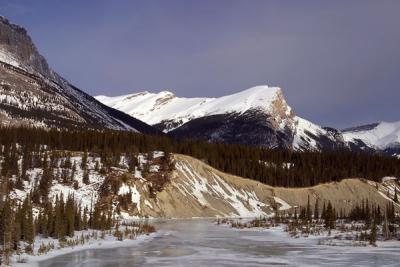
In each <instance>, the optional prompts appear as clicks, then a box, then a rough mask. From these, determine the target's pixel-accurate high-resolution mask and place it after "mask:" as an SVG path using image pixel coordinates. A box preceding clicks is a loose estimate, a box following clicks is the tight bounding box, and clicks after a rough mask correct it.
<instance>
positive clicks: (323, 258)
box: [38, 219, 400, 267]
mask: <svg viewBox="0 0 400 267" xmlns="http://www.w3.org/2000/svg"><path fill="white" fill-rule="evenodd" d="M155 226H156V228H157V229H158V232H157V234H156V235H154V236H152V238H151V240H149V242H142V243H140V244H139V245H134V244H132V246H129V245H127V246H125V247H114V248H110V249H106V250H98V249H95V248H96V247H94V249H90V250H87V251H76V252H74V253H69V254H64V255H61V256H58V257H54V258H50V259H48V260H44V261H40V262H38V265H39V267H65V266H68V267H75V266H80V267H110V266H132V265H135V266H271V265H277V264H278V265H284V266H333V265H335V266H346V265H347V266H354V265H357V266H397V263H398V255H400V244H399V243H396V242H385V244H382V245H381V244H380V243H379V244H378V247H372V246H369V247H333V246H325V245H318V239H319V238H320V237H309V238H302V237H301V238H291V237H290V236H289V234H288V233H287V232H285V231H284V228H283V227H282V226H279V227H271V228H270V229H243V230H242V229H234V228H231V227H221V226H218V225H216V224H215V223H214V220H204V219H194V220H166V221H158V222H156V223H155Z"/></svg>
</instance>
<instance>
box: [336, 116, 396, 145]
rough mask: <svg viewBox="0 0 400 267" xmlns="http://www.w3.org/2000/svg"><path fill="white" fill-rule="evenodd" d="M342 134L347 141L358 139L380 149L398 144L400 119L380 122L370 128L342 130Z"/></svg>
mask: <svg viewBox="0 0 400 267" xmlns="http://www.w3.org/2000/svg"><path fill="white" fill-rule="evenodd" d="M343 136H344V139H345V140H346V141H347V142H355V141H356V140H357V139H359V140H361V141H363V142H364V143H365V144H367V145H369V146H372V147H375V148H378V149H382V150H383V149H386V148H388V147H391V146H400V121H398V122H380V123H378V124H377V125H376V126H375V127H372V128H370V129H368V128H366V129H364V128H360V130H357V129H351V130H344V132H343Z"/></svg>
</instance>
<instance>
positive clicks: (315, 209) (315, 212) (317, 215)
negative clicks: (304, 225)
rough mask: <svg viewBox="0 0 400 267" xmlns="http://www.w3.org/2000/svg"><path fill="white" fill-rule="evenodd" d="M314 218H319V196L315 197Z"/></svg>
mask: <svg viewBox="0 0 400 267" xmlns="http://www.w3.org/2000/svg"><path fill="white" fill-rule="evenodd" d="M314 218H315V219H316V220H318V219H319V203H318V198H316V199H315V206H314Z"/></svg>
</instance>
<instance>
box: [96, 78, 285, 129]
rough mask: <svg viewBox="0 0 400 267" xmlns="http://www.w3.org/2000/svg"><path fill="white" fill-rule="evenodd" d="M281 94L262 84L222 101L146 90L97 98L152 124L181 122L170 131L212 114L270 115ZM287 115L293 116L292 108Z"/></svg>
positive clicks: (224, 98) (228, 96)
mask: <svg viewBox="0 0 400 267" xmlns="http://www.w3.org/2000/svg"><path fill="white" fill-rule="evenodd" d="M280 95H282V90H281V89H280V88H279V87H269V86H267V85H260V86H255V87H252V88H249V89H246V90H244V91H241V92H239V93H235V94H232V95H227V96H223V97H219V98H206V97H199V98H184V97H176V96H175V95H174V94H173V93H171V92H168V91H162V92H160V93H149V92H147V91H145V92H140V93H136V94H129V95H122V96H116V97H108V96H103V95H100V96H96V97H95V98H96V99H97V100H99V101H100V102H102V103H103V104H105V105H107V106H110V107H112V108H115V109H118V110H121V111H123V112H125V113H127V114H129V115H131V116H132V117H135V118H137V119H139V120H142V121H144V122H146V123H148V124H150V125H155V124H157V123H160V122H162V121H171V120H172V121H174V122H176V123H178V125H177V126H175V127H173V128H170V129H168V131H170V130H173V129H174V128H176V127H179V126H180V125H182V124H184V123H186V122H188V121H190V120H192V119H195V118H200V117H205V116H210V115H218V114H228V113H232V112H235V113H243V112H246V111H248V110H250V109H259V110H262V111H264V112H266V113H270V112H271V111H272V110H271V109H272V104H273V103H274V101H276V100H277V99H278V98H279V97H280ZM287 112H288V113H290V112H291V109H290V108H289V109H288V110H287Z"/></svg>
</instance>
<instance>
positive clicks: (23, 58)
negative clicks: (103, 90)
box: [0, 17, 158, 133]
mask: <svg viewBox="0 0 400 267" xmlns="http://www.w3.org/2000/svg"><path fill="white" fill-rule="evenodd" d="M0 118H1V121H0V124H1V125H2V126H21V125H24V126H35V127H57V128H71V127H72V128H76V127H78V128H111V129H120V130H132V131H137V132H144V133H158V131H157V130H155V129H154V128H153V127H151V126H149V125H147V124H145V123H143V122H141V121H139V120H137V119H135V118H133V117H131V116H128V115H127V114H124V113H122V112H120V111H117V110H114V109H112V108H110V107H107V106H105V105H103V104H101V103H100V102H98V101H97V100H96V99H94V98H93V97H91V96H90V95H88V94H86V93H84V92H83V91H81V90H79V89H78V88H76V87H74V86H73V85H71V84H70V83H69V82H68V81H67V80H65V79H64V78H62V77H61V76H59V75H58V74H57V73H55V72H54V71H52V70H51V69H50V68H49V66H48V64H47V62H46V60H45V58H44V57H43V56H41V55H40V54H39V52H38V50H37V49H36V47H35V45H34V44H33V42H32V40H31V38H30V37H29V35H28V34H27V31H26V30H25V29H24V28H22V27H20V26H17V25H15V24H11V23H10V22H9V21H8V20H7V19H5V18H4V17H0Z"/></svg>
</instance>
